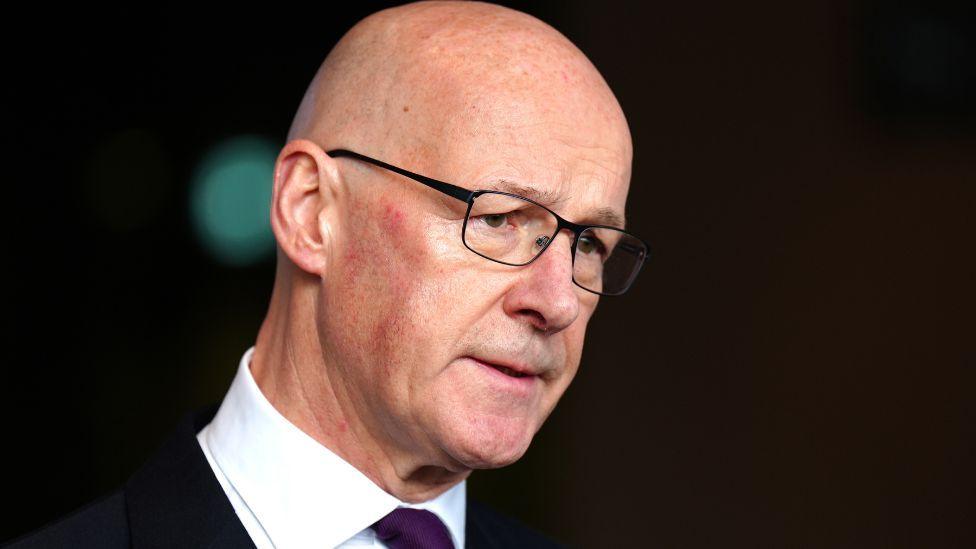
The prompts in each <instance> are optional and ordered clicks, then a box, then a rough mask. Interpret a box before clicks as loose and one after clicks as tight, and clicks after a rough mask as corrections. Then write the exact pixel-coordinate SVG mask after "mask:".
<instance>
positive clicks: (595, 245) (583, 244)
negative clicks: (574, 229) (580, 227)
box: [576, 236, 607, 256]
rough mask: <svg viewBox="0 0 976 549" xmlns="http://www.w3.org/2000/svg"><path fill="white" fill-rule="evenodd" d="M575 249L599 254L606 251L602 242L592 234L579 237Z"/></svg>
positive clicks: (585, 252)
mask: <svg viewBox="0 0 976 549" xmlns="http://www.w3.org/2000/svg"><path fill="white" fill-rule="evenodd" d="M576 250H577V251H580V252H583V253H584V254H591V253H593V252H597V253H598V254H600V255H601V256H603V255H605V254H606V251H607V249H606V247H605V246H604V245H603V242H600V241H599V240H598V239H596V238H594V237H592V236H582V237H580V239H579V242H578V243H577V244H576Z"/></svg>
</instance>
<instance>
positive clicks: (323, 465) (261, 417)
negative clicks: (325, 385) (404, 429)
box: [207, 347, 466, 548]
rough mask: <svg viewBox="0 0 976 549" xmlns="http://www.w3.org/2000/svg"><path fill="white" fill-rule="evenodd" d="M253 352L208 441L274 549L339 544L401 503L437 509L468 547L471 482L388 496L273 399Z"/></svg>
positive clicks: (455, 536) (245, 358) (461, 543)
mask: <svg viewBox="0 0 976 549" xmlns="http://www.w3.org/2000/svg"><path fill="white" fill-rule="evenodd" d="M253 354H254V347H251V348H250V349H248V350H247V352H246V353H244V356H243V358H241V363H240V366H239V368H238V370H237V375H236V376H235V377H234V381H233V382H232V383H231V387H230V390H229V391H228V392H227V396H226V397H224V401H223V403H222V404H221V406H220V409H219V410H218V411H217V415H216V416H215V417H214V420H213V422H211V424H210V426H209V427H208V432H207V444H208V446H209V447H210V451H211V453H212V455H213V457H214V460H215V461H216V462H217V464H218V466H219V467H220V469H221V471H222V472H223V473H224V475H225V476H226V477H227V479H228V481H229V482H230V484H231V485H232V486H233V487H234V489H235V490H236V491H237V492H238V494H240V496H241V498H242V499H243V501H244V503H245V504H246V505H247V507H248V508H249V509H250V510H251V513H252V514H253V515H254V516H255V518H256V519H257V520H258V522H260V524H261V526H262V527H263V528H264V530H265V532H266V533H267V534H268V537H269V538H270V539H271V541H272V542H273V543H274V545H275V546H276V547H289V548H290V547H306V546H308V547H311V546H315V547H335V546H337V545H339V544H340V543H342V542H344V541H346V540H347V539H349V538H351V537H353V536H354V535H356V534H357V533H359V532H360V531H362V530H364V529H366V528H369V526H370V525H371V524H373V523H374V522H376V521H377V520H379V519H381V518H383V517H384V516H386V515H387V514H388V513H390V512H391V511H393V510H394V509H396V508H397V507H401V506H402V507H411V508H415V509H427V510H429V511H431V512H433V513H434V514H436V515H437V516H438V518H440V519H441V520H442V521H443V522H444V524H445V525H446V526H447V529H448V531H449V532H450V533H451V537H452V538H453V540H454V545H455V547H464V519H465V504H466V501H465V498H466V494H465V481H461V482H460V483H458V484H457V485H455V486H453V487H452V488H451V489H449V490H447V491H446V492H444V493H443V494H441V495H440V496H438V497H436V498H434V499H432V500H430V501H426V502H423V503H419V504H409V503H406V502H402V501H400V500H399V499H397V498H396V497H394V496H393V495H391V494H388V493H387V492H385V491H383V489H382V488H380V487H379V486H377V485H376V484H375V483H374V482H373V481H371V480H370V479H369V478H368V477H367V476H366V475H364V474H363V473H361V472H360V471H359V470H358V469H356V468H355V467H353V466H352V465H350V464H349V463H347V462H346V461H344V460H343V459H342V458H340V457H339V456H337V455H336V454H334V453H333V452H332V451H330V450H329V449H328V448H326V447H325V446H323V445H322V444H319V442H318V441H316V440H315V439H313V438H312V437H310V436H309V435H308V434H306V433H305V432H304V431H302V430H301V429H299V428H298V427H296V426H295V425H294V424H292V423H291V422H290V421H288V420H287V419H286V418H285V417H284V416H282V415H281V414H280V413H279V412H278V410H276V409H275V408H274V406H272V405H271V403H270V402H268V399H267V398H265V396H264V393H262V392H261V390H260V388H258V386H257V383H256V382H255V381H254V377H253V376H252V375H251V370H250V367H249V366H250V363H251V356H252V355H253Z"/></svg>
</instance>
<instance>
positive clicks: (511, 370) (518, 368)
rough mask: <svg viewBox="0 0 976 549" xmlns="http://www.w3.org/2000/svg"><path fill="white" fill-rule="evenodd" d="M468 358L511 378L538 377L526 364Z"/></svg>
mask: <svg viewBox="0 0 976 549" xmlns="http://www.w3.org/2000/svg"><path fill="white" fill-rule="evenodd" d="M468 358H470V359H471V360H474V361H475V362H478V363H480V364H482V365H483V366H487V367H489V368H492V369H494V370H497V371H499V372H501V373H503V374H505V375H506V376H508V377H511V378H515V379H521V378H532V377H538V375H537V374H535V373H533V372H532V369H531V368H530V367H529V366H528V365H524V364H517V363H514V362H509V363H506V364H500V363H498V362H495V361H492V360H487V359H482V358H477V357H473V356H469V357H468Z"/></svg>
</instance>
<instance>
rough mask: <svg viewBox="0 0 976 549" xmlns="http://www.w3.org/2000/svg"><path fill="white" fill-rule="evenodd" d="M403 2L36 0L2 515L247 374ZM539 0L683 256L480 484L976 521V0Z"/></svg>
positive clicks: (32, 503) (492, 489)
mask: <svg viewBox="0 0 976 549" xmlns="http://www.w3.org/2000/svg"><path fill="white" fill-rule="evenodd" d="M384 5H385V4H382V3H376V2H364V3H358V2H357V3H348V5H347V6H345V7H339V8H336V7H332V8H329V9H327V10H326V9H318V10H315V11H303V10H301V9H299V8H297V7H294V6H291V5H285V4H281V5H274V6H268V7H265V8H264V10H289V13H264V12H261V13H257V12H243V11H239V12H233V13H227V14H224V15H223V16H220V17H206V18H202V16H200V14H199V13H196V12H189V11H187V12H181V11H176V10H174V9H172V8H165V9H160V10H159V11H157V12H156V13H153V14H146V13H140V14H138V15H137V14H135V13H131V14H127V13H125V12H119V11H113V12H111V13H109V12H106V13H94V12H90V11H85V12H84V13H65V12H57V13H45V14H37V16H36V17H33V18H24V19H23V20H17V21H14V20H11V21H8V24H10V25H12V26H15V27H19V28H21V30H25V31H26V32H25V33H24V37H23V38H21V39H13V38H12V37H10V36H8V37H7V38H5V39H4V40H5V41H7V42H9V43H8V44H7V45H6V46H7V47H5V48H4V49H5V56H6V57H7V58H8V61H7V62H6V63H5V69H6V70H5V72H6V73H7V77H6V78H5V81H6V82H7V83H6V85H5V88H6V90H5V94H4V95H5V97H7V100H6V101H5V103H6V107H7V114H6V115H5V116H4V127H5V128H6V130H7V131H6V135H7V136H8V140H7V141H8V145H7V146H6V150H7V151H8V155H7V160H6V162H5V164H6V167H7V169H8V171H7V173H8V174H9V175H8V176H7V177H6V178H5V191H6V193H5V199H4V202H3V212H4V214H3V216H2V219H3V222H4V227H3V228H4V233H3V234H4V235H5V238H4V246H3V248H4V250H5V257H6V259H5V261H4V262H3V264H4V271H5V272H6V273H5V274H7V276H6V277H5V279H6V280H7V282H6V283H5V293H6V294H8V297H7V298H5V300H4V304H5V307H4V309H5V311H4V312H5V315H4V316H5V317H6V319H7V320H6V322H5V323H4V324H5V328H4V330H3V332H4V339H5V344H4V346H3V351H4V353H3V354H4V359H3V375H2V378H0V380H2V381H0V405H2V410H0V418H2V427H3V431H4V440H5V443H4V448H3V452H2V456H3V457H2V462H0V465H2V467H0V475H2V479H3V481H2V482H3V488H4V490H3V494H4V499H5V500H6V502H7V505H5V506H4V507H5V512H4V513H3V515H2V517H0V540H7V539H9V538H12V537H15V536H18V535H20V534H23V533H25V532H27V531H29V530H32V529H35V528H38V527H40V526H42V525H43V524H45V523H46V522H48V521H50V520H51V519H53V518H55V517H57V516H60V515H63V514H65V513H67V512H69V511H71V510H73V509H75V508H77V507H79V506H81V505H82V504H84V503H85V502H87V501H89V500H91V499H93V498H95V497H98V496H100V495H102V494H106V493H108V492H110V491H112V490H113V489H114V488H115V487H117V486H118V485H119V484H121V483H122V482H124V480H125V479H126V478H127V477H128V476H129V475H130V474H131V473H132V472H133V471H134V470H135V469H136V468H137V467H138V466H139V464H140V463H142V462H143V461H144V460H145V459H146V458H147V457H148V456H149V455H150V454H151V453H152V452H153V451H154V450H155V448H156V447H157V446H158V445H159V444H160V443H161V441H162V440H163V439H164V438H165V437H166V436H168V434H169V433H170V432H171V430H172V429H173V427H174V426H175V424H176V423H177V421H178V420H179V418H180V417H181V416H182V415H184V414H185V413H186V412H187V411H189V410H192V409H195V408H198V407H200V406H203V405H205V404H208V403H213V402H218V401H219V400H220V399H221V397H222V396H223V394H224V391H225V390H226V388H227V386H228V384H229V382H230V380H231V378H232V376H233V374H234V372H235V370H236V368H237V365H238V361H239V360H240V357H241V355H242V354H243V352H244V351H245V350H246V349H247V348H248V347H249V346H250V345H251V344H252V343H253V340H254V337H255V334H256V332H257V329H258V326H259V324H260V322H261V320H262V318H263V313H264V310H265V307H266V306H267V301H268V298H269V296H270V289H271V285H272V281H273V270H274V261H273V255H274V254H273V250H274V245H273V239H272V237H271V233H270V230H269V228H268V223H267V220H266V219H267V200H268V197H269V193H270V184H271V169H272V165H273V162H274V159H275V156H276V154H277V151H278V149H279V148H280V147H281V146H282V145H283V143H284V137H285V134H286V131H287V129H288V125H289V122H290V120H291V117H292V115H293V114H294V111H295V109H296V108H297V106H298V102H299V100H300V99H301V96H302V93H303V91H304V89H305V87H306V86H307V84H308V83H309V80H310V79H311V77H312V75H313V74H314V72H315V70H316V69H317V67H318V65H319V63H320V62H321V60H322V59H323V58H324V57H325V55H326V54H327V53H328V51H329V49H330V48H331V46H332V45H333V44H334V43H335V42H336V41H337V40H338V38H339V37H340V36H341V34H342V33H343V32H344V31H345V30H346V29H347V28H349V27H350V26H351V25H352V24H354V23H355V22H356V21H357V20H358V19H360V18H361V17H363V16H365V15H367V14H368V13H371V12H373V11H375V10H377V9H379V8H381V7H383V6H384ZM510 5H512V6H513V7H517V8H519V9H522V10H524V11H527V12H529V13H531V14H534V15H536V16H537V17H539V18H541V19H543V20H545V21H547V22H549V23H551V24H552V25H554V26H555V27H557V28H558V29H560V30H561V31H562V32H563V33H565V34H566V35H567V36H568V37H569V38H570V39H571V40H573V41H574V42H575V43H576V44H577V45H579V47H580V48H581V49H582V50H583V51H584V52H585V53H586V54H587V55H588V56H589V57H590V58H591V59H592V60H593V62H594V63H595V64H596V66H597V67H598V68H599V69H600V70H601V72H602V73H603V74H604V76H605V78H606V79H607V81H608V82H609V83H610V85H611V87H612V88H613V89H614V90H615V92H616V93H617V96H618V98H619V100H620V102H621V104H622V105H623V108H624V111H625V112H626V113H627V116H628V119H629V121H630V124H631V128H632V131H633V136H634V143H635V164H634V172H633V173H634V176H633V183H632V187H631V198H630V201H629V205H628V207H629V212H628V213H629V217H630V220H629V224H630V227H631V228H632V229H633V230H634V231H635V232H637V233H639V234H641V235H644V236H645V237H646V238H647V240H648V241H649V242H650V244H651V246H652V257H651V259H650V262H649V264H648V265H647V268H646V270H645V272H644V273H643V275H642V278H641V279H640V280H639V281H638V283H637V285H636V287H635V288H634V289H633V291H632V293H630V294H629V295H627V296H626V297H624V298H605V299H604V300H603V301H602V302H601V304H600V308H599V310H598V312H597V314H596V317H595V318H594V320H593V322H592V324H591V328H590V333H589V335H588V340H587V347H586V350H585V354H584V359H583V363H582V366H581V370H580V373H579V376H578V377H577V380H576V381H575V383H574V385H573V386H572V387H571V388H570V390H569V391H568V393H567V394H566V396H565V397H564V399H563V401H562V402H561V404H560V406H559V407H558V408H557V409H556V412H555V413H554V414H553V416H552V417H551V419H550V421H549V422H548V423H547V424H546V426H545V427H544V428H543V430H542V431H541V432H540V433H539V436H538V438H537V439H536V442H535V444H534V446H533V447H532V448H531V449H530V450H529V452H528V454H527V455H526V456H525V458H524V459H522V460H521V461H520V462H518V463H517V464H515V465H513V466H511V467H508V468H505V469H502V470H498V471H486V472H478V473H475V474H474V475H473V476H472V479H471V481H470V490H471V491H472V492H473V493H474V494H475V495H476V496H478V497H480V498H481V499H483V500H487V501H488V502H490V503H492V504H494V505H495V506H496V507H498V508H500V509H502V510H504V511H506V512H508V513H509V514H511V515H514V516H516V517H518V518H520V519H522V520H524V521H525V522H527V523H529V524H532V525H535V526H537V527H538V528H539V529H541V530H543V531H545V532H547V533H549V534H550V535H552V536H553V537H555V538H557V539H559V540H561V541H564V542H568V543H570V544H572V545H575V546H583V547H624V546H626V547H641V546H648V547H830V548H838V547H851V548H867V547H972V546H974V545H973V543H974V538H976V536H974V534H973V531H974V527H976V517H974V510H976V505H974V494H976V482H974V474H973V468H974V463H976V451H974V450H976V443H974V439H976V436H974V435H976V429H974V424H976V403H974V397H973V394H974V392H976V376H974V374H973V369H974V368H976V352H974V349H973V347H974V340H976V338H974V332H976V330H974V324H976V323H974V318H973V316H974V314H973V311H974V305H976V300H974V291H973V285H974V282H976V261H974V258H973V255H974V248H976V246H974V235H976V230H974V222H973V215H974V206H976V17H974V10H973V8H971V7H960V6H958V5H955V4H944V5H940V4H938V3H933V2H901V3H895V2H876V3H868V2H825V1H821V0H816V1H814V0H803V1H797V2H774V1H771V0H766V1H757V0H753V1H748V0H746V1H742V2H733V3H729V2H725V3H710V4H708V5H702V4H700V3H682V2H654V3H633V4H623V3H614V2H601V3H598V4H596V3H591V2H583V1H580V0H576V1H570V2H525V3H511V4H510ZM87 9H88V8H86V10H87ZM237 9H238V10H241V9H243V8H241V7H238V8H237ZM11 275H12V276H11Z"/></svg>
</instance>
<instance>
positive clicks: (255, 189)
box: [190, 136, 278, 266]
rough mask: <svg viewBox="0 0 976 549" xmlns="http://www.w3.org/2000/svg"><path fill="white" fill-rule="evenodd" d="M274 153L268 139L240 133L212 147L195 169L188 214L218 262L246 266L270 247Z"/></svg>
mask: <svg viewBox="0 0 976 549" xmlns="http://www.w3.org/2000/svg"><path fill="white" fill-rule="evenodd" d="M277 155H278V151H277V149H276V148H275V146H274V145H272V143H271V141H270V140H268V139H265V138H263V137H258V136H240V137H235V138H231V139H228V140H226V141H224V142H223V143H220V144H218V145H217V146H216V147H214V148H213V149H212V150H211V151H210V152H208V153H207V155H206V156H205V157H204V159H203V162H201V164H200V166H199V168H198V169H197V172H196V175H195V176H194V178H193V190H192V194H191V196H190V208H191V215H192V217H193V223H194V227H195V229H196V232H197V237H198V238H199V239H200V242H201V244H202V245H203V246H204V248H206V249H207V250H208V251H209V252H210V253H211V254H212V255H213V256H214V258H216V259H217V261H220V262H221V263H224V264H227V265H233V266H244V265H250V264H253V263H256V262H258V261H261V260H263V259H265V258H266V257H268V256H270V255H271V254H272V252H273V251H274V236H273V235H272V233H271V222H270V220H269V219H270V204H271V185H272V181H273V175H274V164H275V159H276V158H277Z"/></svg>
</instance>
